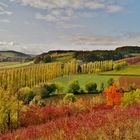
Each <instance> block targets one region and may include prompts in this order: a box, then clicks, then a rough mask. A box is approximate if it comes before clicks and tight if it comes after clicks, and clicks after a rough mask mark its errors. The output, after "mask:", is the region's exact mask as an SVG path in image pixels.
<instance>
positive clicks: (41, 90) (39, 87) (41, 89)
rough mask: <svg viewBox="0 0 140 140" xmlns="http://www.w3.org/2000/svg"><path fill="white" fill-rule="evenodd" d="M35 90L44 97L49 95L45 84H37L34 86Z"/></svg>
mask: <svg viewBox="0 0 140 140" xmlns="http://www.w3.org/2000/svg"><path fill="white" fill-rule="evenodd" d="M33 92H34V93H35V94H36V95H37V96H40V97H41V98H42V99H43V98H47V97H49V96H50V95H49V93H48V92H47V91H46V89H45V88H44V86H43V85H41V86H37V87H34V88H33Z"/></svg>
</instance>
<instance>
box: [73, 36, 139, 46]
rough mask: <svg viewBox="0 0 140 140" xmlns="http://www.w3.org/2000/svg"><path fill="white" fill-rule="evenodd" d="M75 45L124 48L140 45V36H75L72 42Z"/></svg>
mask: <svg viewBox="0 0 140 140" xmlns="http://www.w3.org/2000/svg"><path fill="white" fill-rule="evenodd" d="M71 42H72V44H75V45H85V46H87V45H90V46H123V45H140V35H139V34H133V35H131V36H127V37H123V36H96V35H94V36H84V35H79V34H78V35H75V36H73V38H72V40H71Z"/></svg>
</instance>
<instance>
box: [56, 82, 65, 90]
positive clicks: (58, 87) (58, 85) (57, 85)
mask: <svg viewBox="0 0 140 140" xmlns="http://www.w3.org/2000/svg"><path fill="white" fill-rule="evenodd" d="M55 87H56V91H57V93H60V92H63V90H64V86H63V84H62V83H60V82H56V83H55Z"/></svg>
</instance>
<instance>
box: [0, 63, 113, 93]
mask: <svg viewBox="0 0 140 140" xmlns="http://www.w3.org/2000/svg"><path fill="white" fill-rule="evenodd" d="M112 69H113V61H100V62H99V61H98V62H94V63H84V64H80V63H78V62H76V61H72V62H68V63H60V62H58V63H49V64H36V65H32V66H27V67H22V68H16V69H15V68H13V69H4V70H1V71H0V86H1V87H2V88H3V89H5V90H6V89H9V88H10V89H11V90H12V91H13V92H16V91H17V90H18V89H19V88H21V87H25V86H28V87H34V86H36V85H39V84H41V83H47V82H48V81H50V80H52V79H54V78H57V77H61V76H64V75H74V74H78V73H79V74H87V73H96V72H100V71H109V70H112ZM12 91H11V92H12Z"/></svg>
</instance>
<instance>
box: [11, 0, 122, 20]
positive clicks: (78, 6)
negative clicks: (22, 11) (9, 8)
mask: <svg viewBox="0 0 140 140" xmlns="http://www.w3.org/2000/svg"><path fill="white" fill-rule="evenodd" d="M11 1H16V2H19V3H21V4H22V5H25V6H27V5H28V6H30V7H34V8H38V9H44V11H45V12H46V10H47V12H46V14H42V13H37V14H36V18H37V19H42V20H45V21H49V22H59V21H68V20H72V19H74V18H75V17H77V18H78V16H79V15H81V16H82V15H83V17H84V18H85V17H89V16H88V14H87V15H85V14H83V13H84V12H85V10H90V11H92V13H95V11H96V10H102V11H103V12H108V13H117V12H121V11H122V10H123V7H121V6H120V5H119V4H116V0H11ZM121 2H122V0H118V1H117V3H121ZM79 12H80V14H79ZM89 14H90V12H89ZM90 17H91V15H90Z"/></svg>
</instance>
